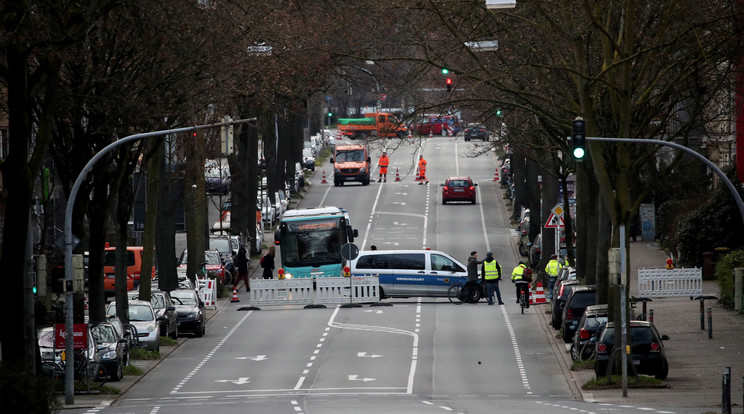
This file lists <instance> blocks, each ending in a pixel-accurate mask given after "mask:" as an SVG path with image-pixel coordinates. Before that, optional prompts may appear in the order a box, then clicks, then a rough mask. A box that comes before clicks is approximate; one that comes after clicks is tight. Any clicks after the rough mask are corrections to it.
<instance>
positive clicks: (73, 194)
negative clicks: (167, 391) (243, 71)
mask: <svg viewBox="0 0 744 414" xmlns="http://www.w3.org/2000/svg"><path fill="white" fill-rule="evenodd" d="M255 121H256V118H250V119H240V120H237V121H230V122H221V123H217V124H209V125H197V126H192V127H186V128H176V129H167V130H163V131H154V132H144V133H141V134H134V135H129V136H126V137H124V138H122V139H119V140H117V141H115V142H113V143H111V144H109V145H107V146H106V147H105V148H103V149H102V150H101V151H99V152H98V153H97V154H96V155H94V156H93V158H91V159H90V161H88V163H87V164H85V167H83V170H82V171H80V174H78V177H77V179H75V183H74V184H73V185H72V189H71V190H70V196H69V198H68V200H67V207H66V208H65V230H64V241H65V286H66V289H65V338H66V340H65V354H66V355H67V358H68V361H67V362H68V363H66V364H65V404H74V403H75V397H74V395H75V371H74V367H75V364H72V363H70V362H71V361H72V360H73V359H74V353H73V352H74V349H73V346H72V345H73V344H72V342H73V341H72V338H73V315H72V295H73V292H72V289H71V288H69V287H70V286H71V285H72V208H73V206H74V205H75V199H76V198H77V193H78V191H80V186H81V185H82V184H83V180H84V179H85V177H86V176H87V175H88V172H90V170H91V169H93V165H95V163H96V162H98V161H99V160H100V159H101V158H103V156H104V155H106V154H107V153H108V152H110V151H111V150H113V149H115V148H117V147H120V146H122V145H124V144H126V143H128V142H132V141H136V140H139V139H144V138H150V137H157V136H162V135H168V134H177V133H180V132H189V131H196V130H200V129H210V128H217V127H221V126H227V125H237V124H245V123H248V122H255Z"/></svg>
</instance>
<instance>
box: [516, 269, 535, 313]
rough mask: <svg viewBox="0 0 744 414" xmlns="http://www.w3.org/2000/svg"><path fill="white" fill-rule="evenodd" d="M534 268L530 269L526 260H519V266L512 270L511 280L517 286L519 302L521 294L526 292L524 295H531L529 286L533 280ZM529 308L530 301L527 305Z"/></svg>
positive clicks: (527, 296)
mask: <svg viewBox="0 0 744 414" xmlns="http://www.w3.org/2000/svg"><path fill="white" fill-rule="evenodd" d="M531 274H532V270H531V269H529V268H528V267H527V266H526V265H525V264H524V262H521V261H520V262H519V264H518V265H517V267H515V268H514V270H512V277H511V281H512V283H514V285H515V286H516V288H517V303H519V294H520V293H522V292H524V295H525V297H526V298H527V299H529V297H530V292H529V286H530V282H531V281H532V276H531ZM525 307H527V308H529V307H530V303H529V301H528V302H527V305H526V306H525Z"/></svg>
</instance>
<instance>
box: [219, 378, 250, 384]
mask: <svg viewBox="0 0 744 414" xmlns="http://www.w3.org/2000/svg"><path fill="white" fill-rule="evenodd" d="M214 382H222V383H225V382H232V383H233V384H237V385H243V384H247V383H249V382H251V381H250V377H240V378H238V379H236V380H229V379H224V380H214Z"/></svg>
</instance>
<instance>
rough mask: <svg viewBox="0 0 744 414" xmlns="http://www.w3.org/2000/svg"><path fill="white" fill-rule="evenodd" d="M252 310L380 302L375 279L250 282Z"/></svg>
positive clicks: (336, 278) (337, 278) (348, 278)
mask: <svg viewBox="0 0 744 414" xmlns="http://www.w3.org/2000/svg"><path fill="white" fill-rule="evenodd" d="M250 293H251V294H250V298H251V299H250V300H251V306H252V307H259V306H269V305H306V306H322V305H341V304H346V303H374V302H379V301H380V288H379V281H378V277H377V276H354V277H319V278H307V279H251V292H250Z"/></svg>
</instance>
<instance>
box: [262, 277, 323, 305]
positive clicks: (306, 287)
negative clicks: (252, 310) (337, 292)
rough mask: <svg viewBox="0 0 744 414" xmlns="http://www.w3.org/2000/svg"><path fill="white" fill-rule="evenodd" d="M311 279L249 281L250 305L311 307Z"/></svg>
mask: <svg viewBox="0 0 744 414" xmlns="http://www.w3.org/2000/svg"><path fill="white" fill-rule="evenodd" d="M313 296H314V294H313V279H251V305H254V306H259V305H311V304H312V303H313Z"/></svg>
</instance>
